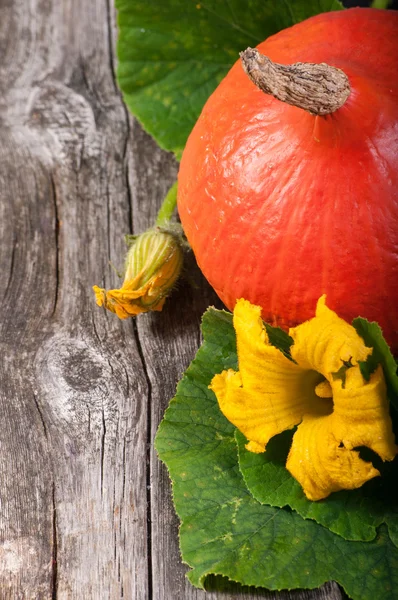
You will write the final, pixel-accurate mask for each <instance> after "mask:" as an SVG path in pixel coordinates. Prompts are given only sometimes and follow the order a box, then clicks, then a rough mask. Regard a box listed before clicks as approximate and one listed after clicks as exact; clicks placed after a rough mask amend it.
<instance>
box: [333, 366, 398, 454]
mask: <svg viewBox="0 0 398 600" xmlns="http://www.w3.org/2000/svg"><path fill="white" fill-rule="evenodd" d="M332 389H333V401H334V411H333V415H331V416H330V417H328V419H329V420H330V426H331V428H332V430H333V433H334V435H335V437H336V438H337V439H338V440H339V441H341V442H342V443H343V444H344V446H345V447H346V448H348V449H349V450H350V449H352V448H358V447H359V446H366V447H367V448H370V449H371V450H373V451H374V452H376V453H377V454H378V455H379V456H380V458H381V459H383V460H393V458H394V457H395V455H396V454H397V450H398V449H397V447H396V445H395V438H394V434H393V431H392V422H391V417H390V414H389V406H388V399H387V390H386V384H385V381H384V375H383V369H382V367H381V366H380V365H379V367H378V368H377V370H376V371H375V372H374V373H373V374H372V375H371V378H370V380H369V382H365V381H364V379H363V377H362V375H361V372H360V370H359V367H352V368H350V369H348V370H347V373H346V381H345V386H344V387H343V386H342V382H341V381H339V380H337V381H335V382H333V383H332Z"/></svg>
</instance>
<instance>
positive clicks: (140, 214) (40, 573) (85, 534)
mask: <svg viewBox="0 0 398 600" xmlns="http://www.w3.org/2000/svg"><path fill="white" fill-rule="evenodd" d="M131 1H134V0H131ZM114 40H115V15H114V8H113V4H112V0H0V56H1V60H0V88H1V89H0V236H1V237H0V239H1V244H0V272H1V281H2V287H1V290H0V294H1V297H2V301H1V312H0V327H1V336H0V344H1V360H0V388H1V389H0V415H1V417H0V536H1V538H0V599H1V600H15V599H53V600H54V599H59V600H61V599H62V600H66V599H68V600H69V599H79V600H81V599H83V600H86V599H87V600H90V599H95V600H97V599H99V600H102V599H108V598H109V599H112V600H116V599H119V598H120V599H121V598H123V599H126V600H127V599H131V600H146V599H148V600H151V599H152V598H153V599H154V600H171V599H173V600H174V599H177V600H185V599H187V600H204V599H205V598H209V599H211V600H216V599H217V600H221V599H223V600H228V599H230V598H237V599H240V598H246V599H247V600H251V599H254V598H278V599H280V600H287V599H288V598H294V599H296V600H299V599H300V600H304V599H307V600H309V599H313V600H315V599H319V600H320V599H323V600H326V599H329V600H332V599H333V600H339V599H340V598H342V594H341V592H340V591H339V588H338V587H337V586H336V585H335V584H328V585H326V586H325V587H324V588H323V589H322V590H320V591H313V592H293V593H291V594H289V593H288V592H286V593H285V592H283V593H281V594H275V593H267V592H265V591H259V590H257V591H255V590H242V589H240V590H239V588H236V587H235V588H234V587H231V586H230V585H227V584H226V585H225V587H224V590H221V591H220V590H218V591H211V592H209V593H208V594H207V595H205V594H204V592H202V591H198V590H195V589H194V588H192V587H191V586H190V584H189V583H188V581H187V580H186V578H185V571H186V567H184V566H183V565H182V564H181V560H180V557H179V551H178V522H177V519H176V517H175V514H174V511H173V507H172V504H171V491H170V486H169V482H168V477H167V474H166V472H165V469H164V467H163V466H162V465H161V464H160V463H159V462H158V460H157V458H156V456H155V453H154V450H153V445H152V442H153V438H154V435H155V432H156V429H157V426H158V423H159V420H160V419H161V417H162V414H163V412H164V409H165V407H166V405H167V403H168V400H169V398H170V397H171V396H172V395H173V393H174V390H175V385H176V382H177V380H178V378H179V377H180V375H181V373H182V372H183V370H184V369H185V367H186V366H187V365H188V363H189V362H190V360H191V359H192V357H193V355H194V353H195V351H196V349H197V347H198V345H199V342H200V334H199V322H200V316H201V314H202V313H203V311H204V310H205V308H206V307H207V306H208V305H209V304H210V303H214V302H217V300H216V299H215V297H214V296H213V293H212V292H211V290H210V289H209V288H208V286H207V285H206V284H205V283H204V281H203V279H202V278H201V276H200V274H199V273H198V272H197V271H195V279H196V282H197V284H198V286H199V288H198V290H195V291H193V289H192V288H191V287H190V286H189V285H188V284H186V283H181V284H180V286H179V288H178V290H177V291H176V292H175V293H174V295H173V298H172V300H171V301H169V302H168V303H167V305H166V308H165V310H164V312H163V313H162V314H154V315H143V316H140V317H139V318H137V320H136V321H133V320H129V321H126V322H121V321H119V320H118V319H117V318H116V317H115V316H114V315H111V314H109V313H108V314H107V313H105V312H104V311H103V310H100V309H99V308H98V307H97V306H96V305H95V303H94V297H93V293H92V290H91V286H92V285H93V284H95V283H96V284H99V285H103V286H105V287H112V286H114V285H117V283H118V279H117V276H116V275H115V273H114V271H113V270H112V268H111V267H110V264H109V263H110V262H111V263H112V264H113V265H115V266H116V267H119V268H120V267H121V265H122V257H123V254H124V241H123V236H124V234H125V233H129V232H140V231H143V230H145V229H146V228H147V227H148V226H150V225H151V224H152V222H153V219H154V216H155V213H156V211H157V208H158V206H159V203H160V201H161V199H162V198H163V196H164V194H165V192H166V191H167V189H168V187H169V185H170V184H171V183H172V182H173V180H174V178H175V176H176V170H177V165H176V163H175V161H174V160H173V158H172V157H171V156H170V155H168V154H166V153H164V152H162V151H160V150H159V149H158V148H157V147H156V145H155V143H154V142H153V141H152V140H151V139H150V138H149V137H148V136H147V135H146V134H144V133H143V132H142V131H141V129H140V127H139V126H138V124H137V123H136V122H135V121H134V120H133V119H131V118H129V116H128V113H127V111H126V108H125V107H124V105H123V102H122V100H121V97H120V94H119V92H118V90H117V88H116V85H115V77H114V68H115V59H114ZM233 590H235V591H233Z"/></svg>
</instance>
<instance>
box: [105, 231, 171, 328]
mask: <svg viewBox="0 0 398 600" xmlns="http://www.w3.org/2000/svg"><path fill="white" fill-rule="evenodd" d="M182 263H183V249H182V243H181V241H180V236H179V235H178V234H176V233H174V232H170V231H166V230H163V229H160V228H158V227H157V228H154V229H150V230H148V231H146V232H145V233H142V234H141V235H139V236H137V237H136V238H134V241H133V242H132V244H131V246H130V249H129V251H128V253H127V256H126V264H125V276H124V282H123V285H122V287H121V288H120V289H118V290H109V291H106V290H104V289H101V288H99V287H98V286H96V285H95V286H94V287H93V290H94V293H95V296H96V300H97V304H98V306H105V308H107V309H108V310H110V311H111V312H113V313H115V314H116V315H117V316H118V317H119V318H120V319H127V317H134V316H136V315H138V314H140V313H144V312H148V311H151V310H162V308H163V304H164V302H165V300H166V297H167V295H168V294H169V293H170V291H171V290H172V288H173V286H174V284H175V282H176V281H177V279H178V277H179V275H180V273H181V269H182Z"/></svg>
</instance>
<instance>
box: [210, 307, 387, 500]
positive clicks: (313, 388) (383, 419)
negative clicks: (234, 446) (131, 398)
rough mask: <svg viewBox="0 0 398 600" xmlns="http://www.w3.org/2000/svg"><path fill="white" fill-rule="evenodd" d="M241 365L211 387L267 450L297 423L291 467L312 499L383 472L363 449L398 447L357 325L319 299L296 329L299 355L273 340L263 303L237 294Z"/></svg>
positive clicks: (381, 385)
mask: <svg viewBox="0 0 398 600" xmlns="http://www.w3.org/2000/svg"><path fill="white" fill-rule="evenodd" d="M233 323H234V328H235V331H236V339H237V350H238V362H239V371H238V372H235V371H233V370H231V369H229V370H228V371H223V372H222V373H221V374H219V375H216V376H215V377H214V378H213V380H212V382H211V385H210V388H211V389H212V390H213V391H214V393H215V394H216V396H217V399H218V402H219V406H220V409H221V411H222V412H223V413H224V415H225V416H226V417H227V419H228V420H229V421H231V422H232V423H233V424H234V425H235V426H236V427H237V428H238V429H239V430H240V431H241V432H242V433H243V434H244V435H245V436H246V438H247V439H248V440H249V442H248V444H247V445H246V448H247V449H248V450H249V451H251V452H264V451H265V449H266V445H267V443H268V441H269V440H270V439H271V438H272V437H273V436H274V435H276V434H278V433H281V432H282V431H284V430H286V429H291V428H293V427H294V426H296V425H298V427H297V431H296V432H295V434H294V436H293V442H292V446H291V449H290V452H289V456H288V459H287V463H286V468H287V469H288V470H289V472H290V473H291V475H293V477H295V478H296V479H297V481H298V482H299V483H300V485H301V486H302V488H303V490H304V493H305V494H306V496H307V498H309V499H310V500H320V499H322V498H326V497H327V496H328V495H329V494H330V493H331V492H335V491H338V490H341V489H355V488H358V487H360V486H361V485H363V484H364V483H365V482H366V481H368V480H369V479H371V478H372V477H375V476H377V475H379V474H380V473H379V471H378V470H377V469H375V468H374V467H373V465H372V463H370V462H366V461H364V460H362V459H361V458H360V456H359V452H358V450H355V448H359V447H360V446H367V447H368V448H371V449H372V450H373V451H374V452H376V453H377V454H378V455H379V456H380V457H381V458H382V459H383V460H393V458H394V457H395V455H396V453H397V451H398V449H397V447H396V445H395V441H394V435H393V432H392V423H391V418H390V415H389V409H388V400H387V394H386V385H385V381H384V376H383V371H382V368H381V366H379V367H378V368H377V369H376V371H375V372H374V373H373V374H372V375H371V377H370V380H369V381H366V380H365V379H364V378H363V376H362V374H361V372H360V368H359V365H358V362H359V361H364V360H366V358H367V357H368V356H369V354H371V352H372V349H371V348H367V347H366V346H365V344H364V342H363V340H362V338H361V337H360V336H359V335H358V334H357V332H356V331H355V329H354V327H352V326H351V325H349V324H348V323H346V322H345V321H343V320H342V319H340V318H339V317H338V316H337V314H336V313H335V312H333V311H332V310H330V309H329V308H328V307H327V306H326V303H325V296H322V298H320V300H319V301H318V305H317V309H316V316H315V317H314V318H313V319H310V320H309V321H306V322H305V323H303V324H302V325H299V326H298V327H295V328H293V329H290V331H289V334H290V336H291V337H292V338H293V342H294V343H293V345H292V347H291V355H292V358H293V360H294V361H295V362H293V361H291V360H289V359H288V358H287V357H286V356H284V354H283V353H282V352H281V351H280V350H278V349H277V348H275V347H274V346H271V345H270V343H269V340H268V336H267V332H266V330H265V328H264V325H263V322H262V320H261V308H260V307H258V306H254V305H252V304H250V302H247V301H246V300H238V302H237V304H236V307H235V310H234V318H233Z"/></svg>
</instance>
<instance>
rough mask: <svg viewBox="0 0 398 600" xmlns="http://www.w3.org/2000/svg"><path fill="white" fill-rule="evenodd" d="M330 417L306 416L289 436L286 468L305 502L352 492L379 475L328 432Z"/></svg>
mask: <svg viewBox="0 0 398 600" xmlns="http://www.w3.org/2000/svg"><path fill="white" fill-rule="evenodd" d="M330 419H331V417H316V416H313V415H306V416H305V417H304V419H303V421H302V423H301V424H300V425H299V427H298V428H297V431H296V433H295V434H294V436H293V443H292V447H291V449H290V452H289V456H288V458H287V462H286V468H287V469H288V471H289V472H290V473H291V475H293V477H294V478H295V479H297V481H298V482H299V483H300V485H301V487H302V488H303V491H304V493H305V495H306V496H307V498H308V499H309V500H322V499H323V498H326V497H327V496H329V494H331V493H332V492H337V491H339V490H343V489H345V490H353V489H356V488H359V487H361V485H363V484H364V483H365V482H366V481H368V480H369V479H372V478H373V477H376V476H377V475H380V473H379V471H378V470H377V469H375V468H374V467H373V465H372V463H368V462H365V461H363V460H362V459H361V458H360V457H359V452H356V451H354V450H348V449H347V448H345V447H344V446H343V445H342V444H340V440H339V439H336V437H335V435H334V432H333V431H332V423H331V421H330Z"/></svg>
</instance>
